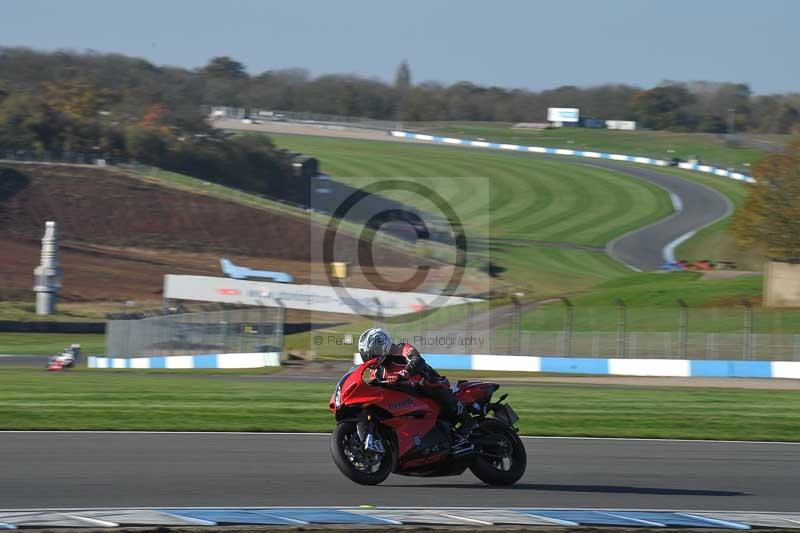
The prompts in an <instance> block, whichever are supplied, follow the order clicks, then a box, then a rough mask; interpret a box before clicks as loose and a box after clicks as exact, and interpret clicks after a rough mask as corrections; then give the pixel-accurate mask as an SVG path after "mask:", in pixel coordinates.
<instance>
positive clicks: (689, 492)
mask: <svg viewBox="0 0 800 533" xmlns="http://www.w3.org/2000/svg"><path fill="white" fill-rule="evenodd" d="M384 486H391V487H392V488H402V487H408V488H414V489H415V490H416V489H419V488H420V487H424V488H426V489H427V488H440V489H490V490H492V489H494V490H498V489H499V490H538V491H543V492H599V493H606V494H658V495H661V496H721V497H730V496H751V494H748V493H746V492H735V491H728V490H704V489H670V488H659V487H627V486H622V485H547V484H543V483H517V484H516V485H512V486H510V487H492V486H490V485H484V484H474V485H466V484H456V483H437V484H432V485H422V486H411V485H386V484H384Z"/></svg>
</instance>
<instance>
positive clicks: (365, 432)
mask: <svg viewBox="0 0 800 533" xmlns="http://www.w3.org/2000/svg"><path fill="white" fill-rule="evenodd" d="M356 431H357V432H358V438H359V439H360V440H361V442H363V443H364V450H366V451H368V452H372V453H384V452H386V448H385V447H384V445H383V441H381V438H380V436H379V435H378V427H377V424H376V423H375V421H373V420H372V416H371V415H368V416H367V419H366V420H361V421H359V422H358V424H357V425H356Z"/></svg>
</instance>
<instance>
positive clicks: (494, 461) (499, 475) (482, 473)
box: [469, 418, 528, 486]
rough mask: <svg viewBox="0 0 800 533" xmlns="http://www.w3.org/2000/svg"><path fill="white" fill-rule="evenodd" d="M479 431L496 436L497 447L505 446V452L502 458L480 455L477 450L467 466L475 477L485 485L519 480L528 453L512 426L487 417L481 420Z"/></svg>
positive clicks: (506, 483) (525, 464)
mask: <svg viewBox="0 0 800 533" xmlns="http://www.w3.org/2000/svg"><path fill="white" fill-rule="evenodd" d="M480 431H481V433H486V434H490V435H492V436H496V437H497V440H498V444H499V445H500V446H499V447H500V448H505V450H506V451H507V453H505V454H503V455H504V457H503V458H496V457H487V456H482V455H481V454H480V451H478V453H477V455H476V457H475V460H474V461H473V463H472V465H471V466H470V467H469V469H470V470H471V471H472V473H473V474H475V477H477V478H478V479H480V480H481V481H483V482H484V483H486V484H487V485H498V486H502V485H513V484H514V483H516V482H517V481H519V479H520V478H521V477H522V476H523V475H524V474H525V467H526V466H527V463H528V454H527V453H526V452H525V445H524V444H523V443H522V439H520V438H519V435H517V433H516V431H514V428H512V427H510V426H508V425H507V424H505V423H503V422H500V421H499V420H494V419H492V418H487V419H485V420H483V421H482V422H481V424H480ZM503 443H504V444H503Z"/></svg>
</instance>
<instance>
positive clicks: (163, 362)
mask: <svg viewBox="0 0 800 533" xmlns="http://www.w3.org/2000/svg"><path fill="white" fill-rule="evenodd" d="M150 368H167V358H166V357H162V356H157V357H151V358H150Z"/></svg>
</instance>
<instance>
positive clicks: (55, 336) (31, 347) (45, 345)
mask: <svg viewBox="0 0 800 533" xmlns="http://www.w3.org/2000/svg"><path fill="white" fill-rule="evenodd" d="M72 343H78V344H80V345H81V352H83V353H84V354H87V355H88V354H102V353H104V352H105V351H106V339H105V335H103V334H102V333H0V354H9V355H55V354H56V353H59V352H61V350H63V349H64V348H65V347H67V346H69V345H70V344H72Z"/></svg>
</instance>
